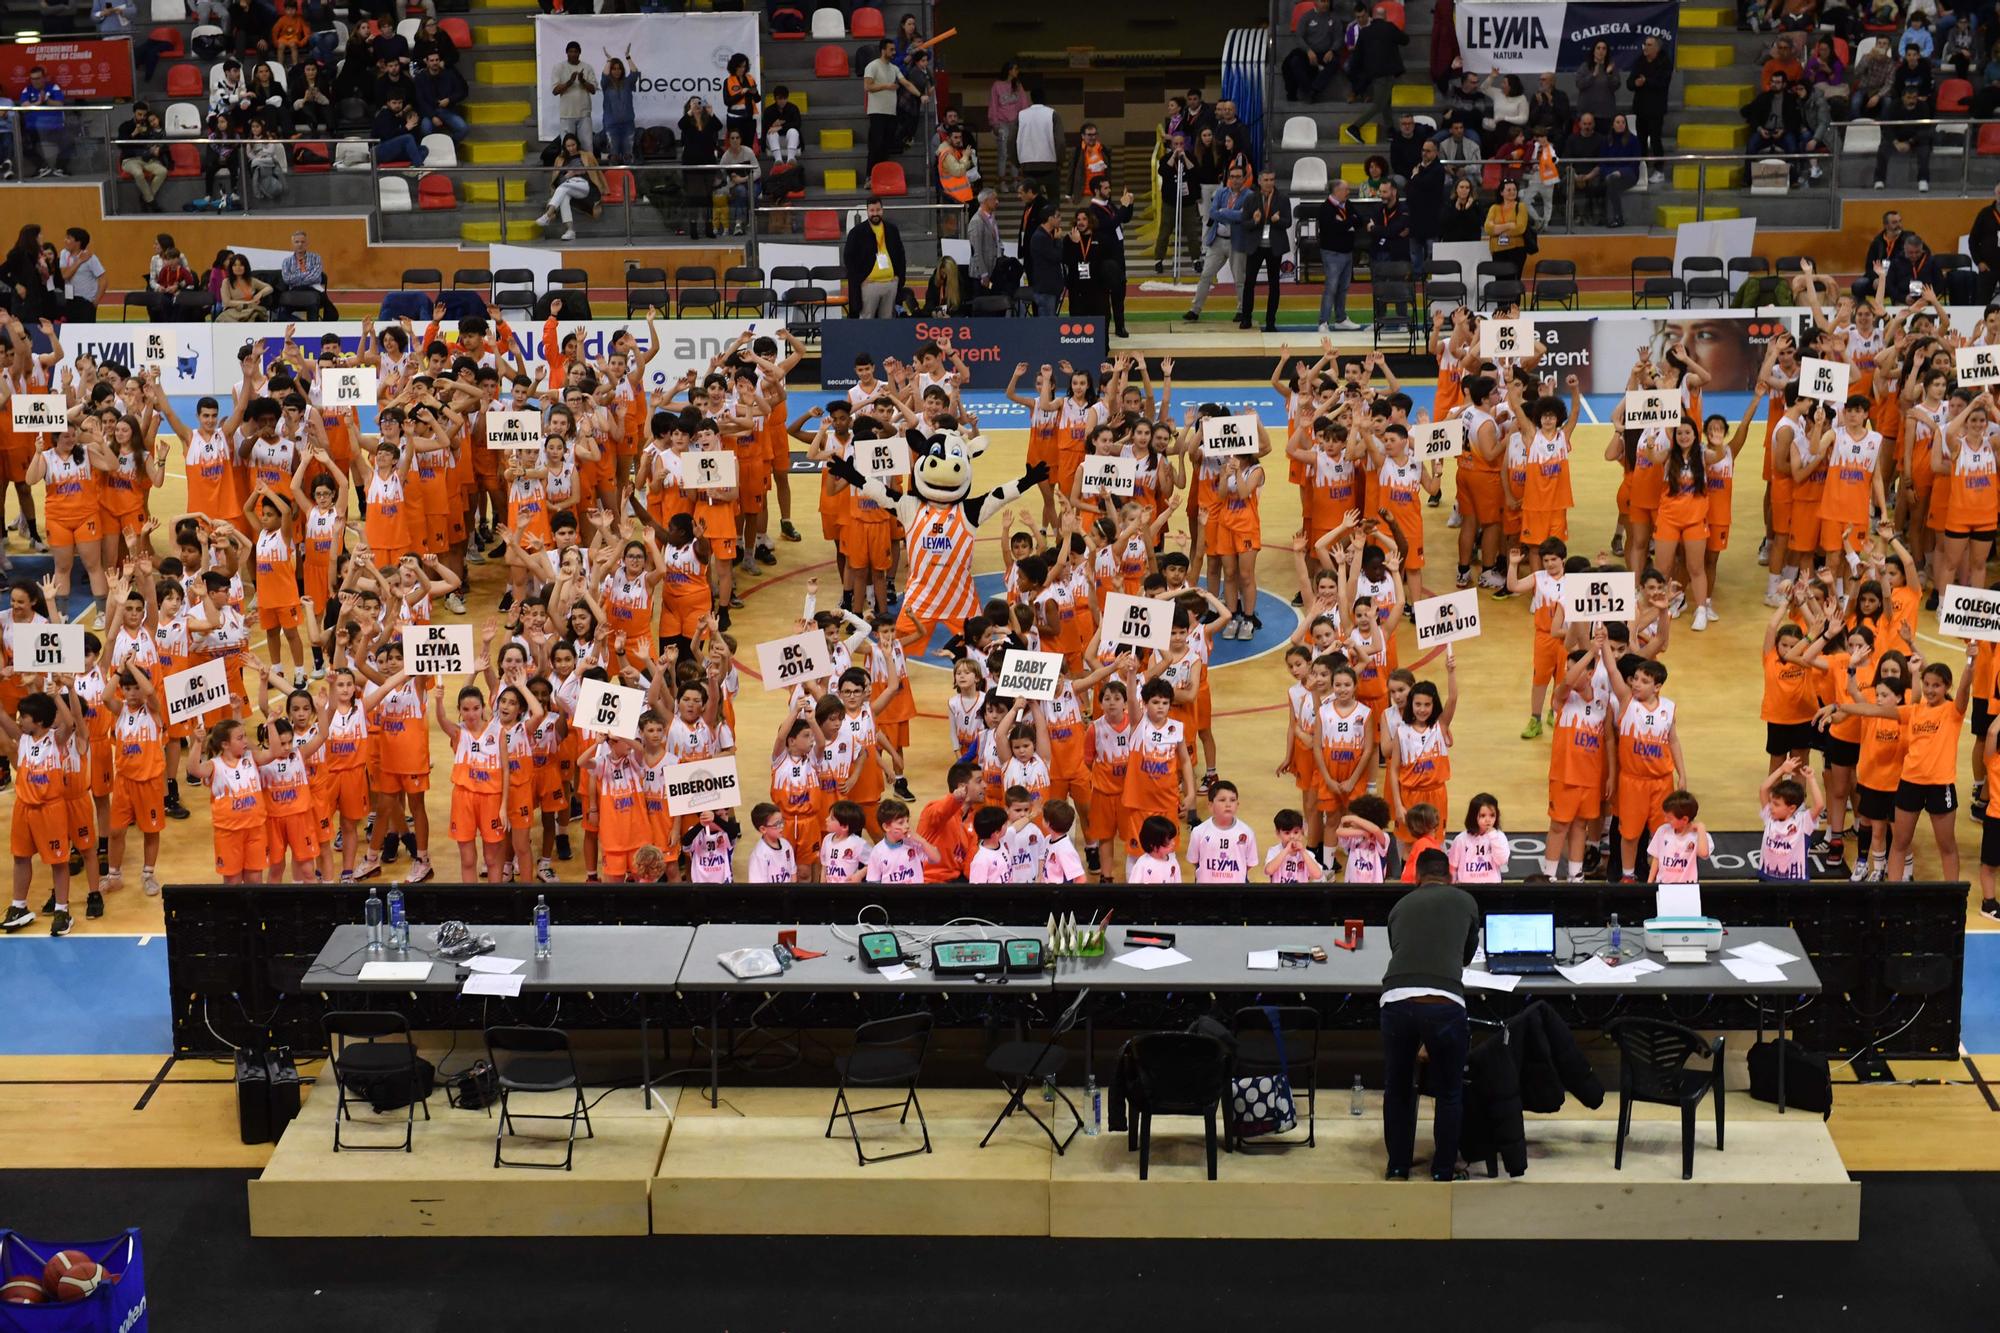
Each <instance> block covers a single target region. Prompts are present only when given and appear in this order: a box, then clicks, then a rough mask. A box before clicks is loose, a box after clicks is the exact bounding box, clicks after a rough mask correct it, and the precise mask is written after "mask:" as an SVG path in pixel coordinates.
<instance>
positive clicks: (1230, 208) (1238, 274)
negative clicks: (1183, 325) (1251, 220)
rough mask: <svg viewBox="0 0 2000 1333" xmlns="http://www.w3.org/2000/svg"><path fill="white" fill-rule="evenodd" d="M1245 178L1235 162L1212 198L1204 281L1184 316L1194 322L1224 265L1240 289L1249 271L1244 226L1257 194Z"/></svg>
mask: <svg viewBox="0 0 2000 1333" xmlns="http://www.w3.org/2000/svg"><path fill="white" fill-rule="evenodd" d="M1243 179H1244V178H1243V168H1242V166H1241V165H1240V164H1235V163H1232V164H1231V165H1230V168H1229V176H1228V178H1227V179H1226V180H1225V181H1224V182H1223V184H1222V188H1221V189H1219V190H1217V191H1216V192H1215V193H1214V194H1212V195H1210V196H1209V197H1208V226H1207V228H1206V229H1205V230H1204V231H1203V233H1202V238H1201V240H1202V244H1203V245H1204V246H1205V247H1207V248H1206V251H1205V252H1204V254H1203V256H1202V261H1201V280H1200V281H1199V282H1197V283H1195V285H1194V304H1193V305H1191V306H1189V307H1188V310H1187V313H1186V314H1184V315H1182V316H1181V318H1182V319H1184V320H1186V321H1187V322H1188V323H1190V324H1192V323H1194V322H1195V321H1196V320H1198V319H1200V318H1201V307H1202V304H1203V303H1204V302H1205V301H1207V300H1208V289H1209V288H1211V287H1213V286H1214V285H1215V280H1216V278H1217V277H1219V276H1220V275H1221V273H1222V266H1223V265H1224V264H1227V265H1228V266H1229V270H1230V272H1231V273H1232V274H1233V275H1234V276H1235V279H1236V285H1237V286H1238V287H1239V288H1240V287H1242V285H1243V279H1244V276H1245V275H1246V273H1248V271H1249V267H1250V248H1249V237H1248V235H1247V234H1246V233H1245V232H1244V229H1243V216H1244V210H1245V209H1246V208H1247V207H1248V206H1249V204H1250V200H1251V199H1252V198H1254V197H1255V196H1254V192H1253V191H1252V190H1251V189H1250V188H1249V187H1248V186H1246V185H1245V184H1244V183H1243Z"/></svg>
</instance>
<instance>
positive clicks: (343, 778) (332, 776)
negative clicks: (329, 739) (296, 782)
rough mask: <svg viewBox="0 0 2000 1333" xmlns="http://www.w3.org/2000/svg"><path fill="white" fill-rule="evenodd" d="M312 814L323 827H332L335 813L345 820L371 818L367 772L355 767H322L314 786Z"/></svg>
mask: <svg viewBox="0 0 2000 1333" xmlns="http://www.w3.org/2000/svg"><path fill="white" fill-rule="evenodd" d="M313 813H314V814H316V815H318V816H319V821H320V825H321V827H322V828H331V827H332V820H333V816H334V815H335V814H338V815H339V816H340V817H341V818H342V819H365V818H367V815H368V773H367V771H366V770H364V769H362V768H359V767H355V768H323V769H321V770H320V775H319V781H318V782H316V783H314V784H313Z"/></svg>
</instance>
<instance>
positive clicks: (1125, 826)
mask: <svg viewBox="0 0 2000 1333" xmlns="http://www.w3.org/2000/svg"><path fill="white" fill-rule="evenodd" d="M1154 815H1161V816H1164V817H1165V818H1167V819H1169V820H1171V821H1173V824H1174V827H1175V829H1177V830H1178V829H1179V828H1180V822H1181V817H1180V811H1178V810H1133V809H1130V808H1123V809H1121V810H1120V811H1119V814H1118V834H1119V836H1120V837H1122V838H1124V839H1125V850H1126V851H1127V852H1129V853H1130V854H1131V855H1133V856H1143V855H1145V852H1144V849H1142V848H1141V847H1140V846H1139V826H1140V825H1141V824H1143V823H1145V822H1146V821H1147V820H1148V819H1150V818H1151V817H1152V816H1154Z"/></svg>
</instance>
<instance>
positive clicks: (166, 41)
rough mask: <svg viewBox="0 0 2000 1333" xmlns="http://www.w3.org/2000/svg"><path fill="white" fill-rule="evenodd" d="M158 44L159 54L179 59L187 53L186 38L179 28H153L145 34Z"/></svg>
mask: <svg viewBox="0 0 2000 1333" xmlns="http://www.w3.org/2000/svg"><path fill="white" fill-rule="evenodd" d="M146 35H147V36H148V37H151V38H152V39H153V40H154V41H156V42H158V43H159V44H160V54H161V55H163V56H172V57H173V58H174V59H176V60H179V59H180V58H181V57H183V56H185V55H186V54H187V53H188V49H187V40H186V39H185V38H184V37H182V36H181V30H180V29H179V28H155V29H153V30H152V31H151V32H149V33H147V34H146Z"/></svg>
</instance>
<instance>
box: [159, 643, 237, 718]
mask: <svg viewBox="0 0 2000 1333" xmlns="http://www.w3.org/2000/svg"><path fill="white" fill-rule="evenodd" d="M160 689H161V692H162V693H164V694H165V695H166V696H167V721H168V722H169V723H175V722H186V721H189V720H190V719H192V718H197V717H200V716H201V715H202V714H203V713H207V712H211V711H213V710H215V709H217V708H223V707H226V706H227V705H228V703H229V664H228V663H227V662H225V661H224V660H223V659H222V658H219V657H218V658H216V659H215V660H214V661H213V662H203V663H202V664H201V665H200V666H198V667H189V668H188V669H187V670H186V671H176V672H174V674H173V675H171V676H168V677H167V678H166V679H165V680H163V681H161V682H160Z"/></svg>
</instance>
